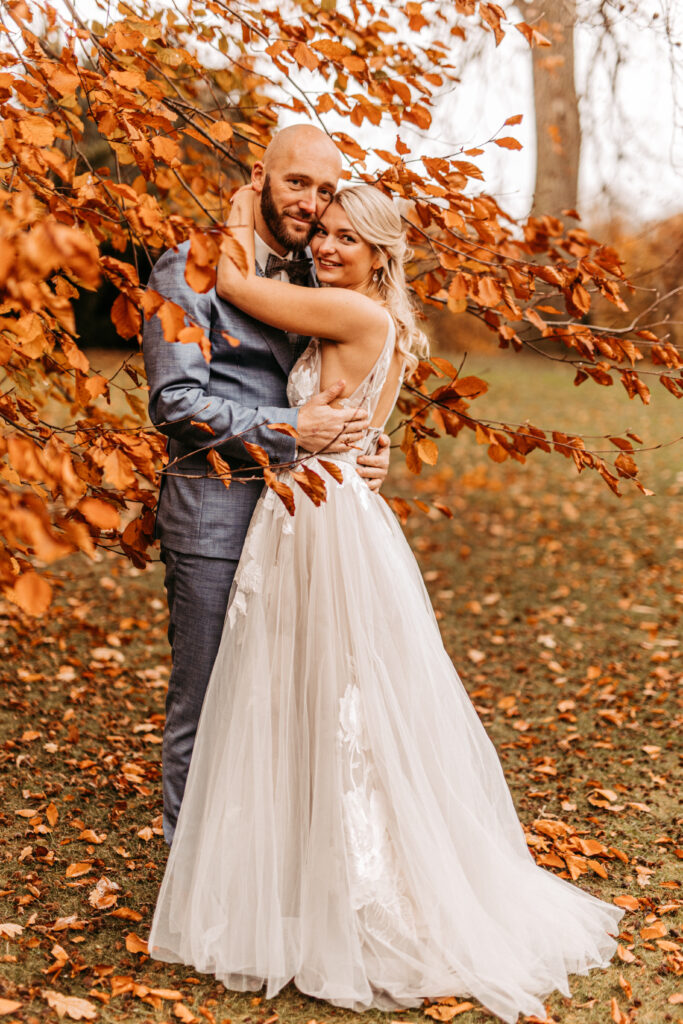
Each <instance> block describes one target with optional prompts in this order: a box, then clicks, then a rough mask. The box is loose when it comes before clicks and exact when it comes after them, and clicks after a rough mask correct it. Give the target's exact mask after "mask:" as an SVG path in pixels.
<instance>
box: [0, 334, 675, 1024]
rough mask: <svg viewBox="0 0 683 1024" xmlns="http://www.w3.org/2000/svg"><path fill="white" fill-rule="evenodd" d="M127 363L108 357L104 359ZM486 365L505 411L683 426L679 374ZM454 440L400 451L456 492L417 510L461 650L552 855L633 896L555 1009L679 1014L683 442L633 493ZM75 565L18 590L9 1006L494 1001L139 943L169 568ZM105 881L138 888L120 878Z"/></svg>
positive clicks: (0, 918)
mask: <svg viewBox="0 0 683 1024" xmlns="http://www.w3.org/2000/svg"><path fill="white" fill-rule="evenodd" d="M111 358H112V357H111V356H107V355H106V354H101V355H100V356H99V357H98V354H96V353H95V354H92V353H91V359H92V362H93V364H94V365H95V366H96V367H98V368H100V367H101V368H103V369H106V368H107V363H108V361H111ZM467 372H469V373H476V374H477V375H478V376H484V377H485V378H486V379H487V380H488V381H489V382H490V383H491V390H490V392H489V394H487V395H486V396H484V397H483V398H481V399H479V400H478V401H477V403H476V406H475V408H476V411H477V412H479V413H481V414H482V415H489V416H491V417H492V418H493V417H495V418H501V419H508V420H512V421H523V420H524V419H525V418H527V417H528V418H530V420H531V422H532V423H533V424H535V425H537V426H541V427H548V426H549V427H551V428H556V429H562V430H565V431H567V432H573V431H580V432H585V433H587V434H594V435H604V434H606V433H612V434H615V433H618V434H621V435H623V433H624V431H625V430H626V429H632V430H634V431H635V432H636V433H637V434H639V435H640V436H641V437H643V439H644V440H645V443H646V444H655V443H657V442H661V441H667V440H669V439H671V438H673V437H675V436H676V435H677V434H680V433H682V432H683V431H682V430H681V420H682V419H683V417H682V416H681V405H680V404H678V405H677V403H676V402H675V400H674V399H673V398H672V397H671V396H670V395H668V394H667V393H665V392H664V389H663V388H658V389H657V390H656V391H655V394H654V396H653V402H652V406H651V407H650V408H649V409H645V408H643V407H642V406H640V404H638V405H636V404H635V403H634V402H629V401H628V399H627V398H626V395H625V393H624V392H621V391H620V388H619V390H618V387H613V388H600V387H597V386H595V385H593V384H592V383H590V382H587V383H586V384H584V385H582V387H581V388H580V389H578V390H577V389H575V388H573V386H572V384H571V379H570V378H567V377H566V376H565V373H564V372H563V369H562V368H561V367H558V366H557V365H556V364H552V363H549V362H540V361H538V360H533V359H529V358H525V359H523V360H522V359H520V358H519V357H515V356H514V355H510V356H508V355H507V354H503V355H501V356H487V355H480V356H477V357H476V358H471V359H469V360H468V362H467ZM595 447H600V448H609V447H611V446H610V445H609V444H608V443H606V442H604V441H600V440H599V439H598V440H596V442H595ZM441 451H442V454H441V456H440V459H439V463H438V465H437V466H436V467H435V469H434V470H431V471H429V473H426V472H425V473H423V475H421V476H420V477H412V476H411V475H410V474H409V473H408V472H407V470H406V469H405V467H404V466H402V464H401V459H400V458H398V457H396V458H394V460H393V462H394V464H393V468H392V474H391V480H390V481H389V483H388V484H387V487H386V491H387V493H390V494H399V495H403V496H405V497H408V496H411V495H415V494H417V495H419V497H421V498H422V499H423V500H430V499H435V498H436V499H439V500H442V501H445V502H446V503H447V504H449V505H450V507H451V508H452V510H453V513H454V517H453V519H451V520H448V519H446V518H444V517H442V516H441V515H440V514H438V513H436V512H434V518H432V517H431V516H426V515H423V514H422V513H419V512H416V513H415V514H414V515H413V516H411V518H410V519H409V520H408V523H407V525H406V532H407V535H408V537H409V539H410V541H411V544H412V546H413V549H414V551H415V553H416V556H417V558H418V560H419V562H420V566H421V568H422V570H423V573H424V578H425V580H426V582H427V585H428V587H429V590H430V593H431V596H432V599H433V602H434V605H435V608H436V611H437V615H438V616H439V619H440V624H441V628H442V631H443V635H444V639H445V642H446V645H447V647H448V650H449V652H450V653H451V655H452V657H453V660H454V662H455V664H456V665H457V666H458V668H459V671H460V673H461V675H462V678H463V681H464V682H465V684H466V686H467V688H468V690H469V692H470V694H471V696H472V699H473V701H474V703H475V705H476V707H477V710H478V712H479V714H480V715H481V717H482V720H483V721H484V723H485V725H486V727H487V729H488V731H489V734H490V735H491V737H492V739H493V741H494V743H495V745H496V747H497V749H498V751H499V753H500V757H501V761H502V764H503V768H504V770H505V774H506V777H507V779H508V782H509V785H510V787H511V790H512V794H513V797H514V800H515V804H516V806H517V808H518V811H519V815H520V818H521V820H522V822H523V824H524V826H525V827H526V828H527V834H528V838H529V841H530V843H531V845H532V849H533V851H534V853H535V855H536V856H537V857H539V858H541V859H542V860H544V862H545V863H546V864H547V866H548V867H549V868H551V869H552V870H555V871H565V872H566V871H567V870H571V871H572V872H573V874H574V877H575V878H576V879H577V884H578V885H580V886H581V887H583V888H586V889H587V890H588V891H590V892H592V893H594V894H596V895H599V896H601V897H603V898H604V899H607V900H612V899H614V898H617V899H619V900H621V901H622V903H625V904H626V906H627V913H626V915H625V917H624V918H623V920H622V932H621V937H620V951H619V955H618V956H615V959H614V962H613V965H612V966H611V967H610V969H609V970H607V971H604V972H601V973H595V972H594V973H593V974H592V975H590V976H589V977H587V978H575V979H573V981H572V993H573V998H572V999H571V1000H568V999H564V998H563V997H561V996H553V997H551V998H550V999H549V1000H548V1003H547V1010H548V1020H549V1021H550V1020H552V1021H556V1022H558V1024H609V1022H610V1021H614V1022H616V1024H626V1022H628V1024H630V1022H637V1024H664V1022H677V1021H681V1020H683V995H680V993H682V992H683V953H682V952H681V948H680V944H681V934H682V932H681V928H682V926H681V917H680V906H679V905H680V899H681V888H680V886H681V880H682V879H681V875H682V873H681V860H680V858H681V857H682V856H683V850H682V849H681V846H682V845H683V843H681V838H680V824H681V810H680V805H679V804H678V803H677V799H676V798H677V787H679V788H678V792H679V793H680V725H681V707H680V683H681V638H682V633H681V613H682V612H683V593H682V591H681V578H682V577H681V570H682V569H683V532H682V531H681V518H682V515H681V514H682V512H683V445H678V446H673V447H667V448H661V449H659V450H658V451H654V452H652V453H650V454H647V455H642V456H641V457H640V459H639V461H640V464H641V468H642V476H643V479H644V482H645V483H646V485H647V486H648V487H650V488H651V489H652V490H654V491H655V494H654V496H652V497H649V498H645V497H643V496H642V495H640V494H639V493H638V492H637V491H636V490H635V488H630V487H625V488H624V491H625V494H624V497H623V498H621V499H619V498H617V497H615V496H614V495H613V494H612V493H611V492H610V491H609V490H608V488H607V487H606V485H605V484H604V483H603V482H602V481H601V480H600V479H599V478H598V477H597V475H595V474H590V475H589V474H587V473H584V474H582V475H581V476H580V477H579V476H577V474H576V472H575V470H574V468H573V465H572V464H571V463H570V462H569V461H567V460H565V459H562V458H561V457H560V456H557V455H554V456H548V455H545V454H543V453H540V452H535V453H533V454H532V455H531V456H530V457H529V459H528V461H527V464H526V465H525V466H519V465H518V464H517V463H512V462H509V461H508V462H505V463H502V464H497V463H493V462H492V461H491V460H490V459H488V458H487V455H486V448H485V447H480V446H478V445H477V444H476V443H475V441H474V438H473V437H470V436H461V437H460V438H458V439H457V440H456V441H450V440H449V441H446V442H445V443H444V444H443V445H442V447H441ZM302 500H303V499H302ZM53 570H54V574H55V580H54V583H55V587H56V596H55V601H54V604H53V606H52V608H51V610H50V612H49V614H48V616H47V618H46V619H45V621H42V622H40V621H39V622H36V621H35V620H32V619H29V618H25V617H22V616H21V615H20V614H19V613H18V612H17V610H16V609H15V608H14V607H13V606H10V605H7V604H4V605H0V631H1V635H2V639H3V642H4V652H5V653H4V658H3V664H2V667H1V668H0V671H1V672H2V680H3V694H4V700H3V704H2V714H1V715H0V797H1V802H0V824H1V826H2V828H1V829H0V865H1V871H0V962H1V968H0V1018H1V1019H2V1021H3V1024H4V1022H5V1021H7V1022H9V1021H12V1020H16V1021H22V1022H38V1021H41V1022H42V1021H44V1020H55V1019H56V1014H57V1012H58V1010H59V1009H60V1008H61V1009H62V1011H63V1012H65V1013H66V1014H67V1018H66V1019H68V1017H69V1016H70V1017H71V1018H73V1019H78V1018H79V1014H80V1015H81V1016H82V1019H89V1018H91V1019H95V1017H96V1019H98V1020H100V1021H102V1022H120V1021H131V1022H135V1024H142V1022H161V1021H186V1022H191V1021H198V1022H203V1021H207V1022H208V1024H228V1022H232V1024H248V1022H249V1024H266V1022H269V1024H275V1022H276V1021H280V1022H283V1024H309V1022H317V1024H323V1022H329V1024H332V1022H336V1024H345V1022H351V1021H353V1022H357V1024H366V1022H370V1021H383V1022H385V1024H389V1022H392V1021H418V1020H421V1021H425V1020H426V1019H429V1017H427V1018H425V1015H424V1013H425V1010H427V1011H429V1012H430V1016H433V1017H435V1018H436V1019H441V1020H447V1019H455V1020H457V1021H458V1022H459V1024H460V1022H462V1024H480V1022H483V1021H491V1020H493V1018H492V1016H491V1014H489V1013H486V1012H485V1011H483V1010H482V1009H481V1008H479V1007H478V1006H477V1005H474V1006H473V1007H472V1008H471V1009H467V1008H465V1007H458V1006H456V1005H448V1004H442V1005H438V1006H431V1007H429V1006H427V1007H423V1008H420V1009H416V1010H412V1011H408V1012H405V1013H400V1014H382V1013H377V1012H371V1013H367V1014H362V1015H357V1014H353V1013H350V1012H346V1011H343V1010H337V1009H334V1008H332V1007H330V1006H328V1005H326V1004H324V1003H319V1002H316V1001H315V1000H311V999H308V998H306V997H303V996H301V995H300V994H299V993H298V992H297V991H296V990H294V989H293V988H292V987H291V986H290V987H289V988H288V989H286V990H285V991H284V992H283V993H281V994H280V995H279V996H278V997H277V998H275V999H273V1000H270V1001H266V1000H265V999H263V998H262V997H261V996H259V995H258V994H246V995H237V994H233V993H230V992H226V991H225V990H224V989H223V987H222V986H221V985H220V984H218V983H216V982H215V981H213V980H212V979H211V978H207V977H205V976H199V975H195V974H193V972H192V971H191V970H190V969H188V968H185V967H169V966H167V965H164V964H158V963H155V962H153V961H151V960H149V958H148V957H147V956H146V954H145V952H144V944H143V943H142V942H141V941H139V940H144V938H145V937H146V934H147V930H148V927H149V923H150V920H151V914H152V910H153V906H154V901H155V897H156V893H157V889H158V886H159V883H160V881H161V877H162V874H163V868H164V862H165V858H166V847H165V845H164V843H163V840H162V838H161V834H160V814H161V789H160V751H161V734H162V727H163V711H164V692H165V691H164V686H165V681H166V679H167V678H168V671H169V654H168V650H167V644H166V636H165V629H166V610H165V599H164V593H163V585H162V573H161V566H160V563H158V562H155V563H153V564H152V566H151V567H150V568H149V569H148V570H147V571H144V572H140V571H138V570H136V569H134V568H132V567H131V566H130V565H129V564H128V563H126V562H125V561H124V560H121V559H119V558H118V557H114V556H102V557H101V558H100V560H99V561H97V562H95V563H91V562H89V561H87V560H86V559H84V558H80V557H78V558H72V559H70V560H68V561H66V562H64V563H57V565H56V566H54V567H53ZM416 685H419V680H416ZM677 826H678V828H679V833H678V834H677V832H676V829H677ZM102 879H108V880H109V881H110V882H111V883H115V885H116V886H118V888H116V889H113V890H111V891H110V893H109V895H108V896H107V892H106V890H107V885H106V883H104V882H102V881H101V880H102ZM98 883H99V890H96V885H97V884H98ZM624 897H625V898H626V899H624ZM16 926H18V927H16ZM676 993H679V998H678V999H676V997H675V994H676ZM60 999H61V1000H66V1002H64V1001H63V1002H62V1003H60ZM74 999H76V1000H78V999H81V1000H86V1002H85V1003H78V1002H73V1000H74ZM69 1000H71V1001H69ZM462 1001H464V1000H461V1002H462ZM457 1002H458V1000H457V999H456V1000H454V1001H453V1003H454V1004H455V1003H457ZM15 1004H16V1005H15ZM50 1004H52V1006H53V1008H51V1007H50ZM454 1011H457V1012H456V1013H454Z"/></svg>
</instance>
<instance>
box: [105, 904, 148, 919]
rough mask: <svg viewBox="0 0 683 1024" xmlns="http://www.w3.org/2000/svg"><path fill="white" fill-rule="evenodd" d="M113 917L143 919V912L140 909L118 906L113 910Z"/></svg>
mask: <svg viewBox="0 0 683 1024" xmlns="http://www.w3.org/2000/svg"><path fill="white" fill-rule="evenodd" d="M110 916H111V917H121V918H123V919H124V921H142V914H141V913H140V912H139V911H138V910H131V909H130V907H117V908H116V909H115V910H112V912H111V914H110Z"/></svg>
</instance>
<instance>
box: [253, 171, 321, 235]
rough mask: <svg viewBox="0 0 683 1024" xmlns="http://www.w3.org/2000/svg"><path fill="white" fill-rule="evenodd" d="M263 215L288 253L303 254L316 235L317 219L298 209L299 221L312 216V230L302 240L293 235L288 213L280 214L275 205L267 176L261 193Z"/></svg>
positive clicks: (269, 227) (271, 231)
mask: <svg viewBox="0 0 683 1024" xmlns="http://www.w3.org/2000/svg"><path fill="white" fill-rule="evenodd" d="M261 214H262V216H263V219H264V221H265V222H266V226H267V227H268V230H269V231H270V233H271V235H272V236H273V238H274V239H275V240H276V241H277V242H279V243H280V245H281V246H283V248H285V249H287V251H288V252H303V250H304V249H305V248H306V246H307V245H308V243H309V242H310V240H311V239H312V238H313V235H314V233H315V225H316V218H315V217H314V216H312V215H310V214H305V213H303V212H302V211H301V210H299V209H297V211H296V215H297V217H298V218H299V220H306V218H307V217H308V216H310V220H311V230H310V231H309V232H308V233H307V234H306V235H305V236H304V237H303V238H302V237H301V235H295V234H293V233H292V232H291V231H290V230H289V228H288V226H287V217H286V213H285V212H284V211H283V212H280V210H278V208H277V206H276V205H275V200H274V199H273V193H272V190H271V187H270V180H269V178H268V175H266V178H265V181H264V182H263V190H262V192H261Z"/></svg>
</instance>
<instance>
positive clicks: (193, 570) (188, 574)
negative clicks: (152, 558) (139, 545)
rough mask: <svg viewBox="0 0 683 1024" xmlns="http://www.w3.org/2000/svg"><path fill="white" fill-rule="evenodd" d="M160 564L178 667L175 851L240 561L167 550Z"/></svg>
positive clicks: (172, 752)
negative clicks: (163, 569)
mask: <svg viewBox="0 0 683 1024" xmlns="http://www.w3.org/2000/svg"><path fill="white" fill-rule="evenodd" d="M161 560H162V561H163V562H164V564H165V566H166V575H165V578H164V584H165V587H166V597H167V600H168V611H169V623H168V640H169V643H170V645H171V654H172V662H173V664H172V668H171V677H170V679H169V683H168V694H167V696H166V724H165V726H164V741H163V748H162V756H163V769H162V775H163V793H164V838H165V840H166V842H167V843H168V844H169V845H170V843H171V842H172V840H173V833H174V832H175V827H176V823H177V821H178V814H179V812H180V804H181V802H182V799H183V792H184V790H185V783H186V781H187V773H188V771H189V768H190V759H191V757H192V748H193V747H194V740H195V735H196V732H197V725H198V724H199V715H200V713H201V710H202V702H203V700H204V694H205V692H206V688H207V685H208V682H209V678H210V677H211V669H212V668H213V663H214V661H215V658H216V654H217V653H218V647H219V645H220V641H221V635H222V633H223V623H224V620H225V613H226V610H227V607H228V598H229V597H230V587H231V586H232V581H233V578H234V575H235V570H236V569H237V561H238V560H237V559H234V558H205V557H204V556H202V555H194V554H186V553H183V552H180V551H173V550H172V549H170V548H166V547H163V546H162V548H161Z"/></svg>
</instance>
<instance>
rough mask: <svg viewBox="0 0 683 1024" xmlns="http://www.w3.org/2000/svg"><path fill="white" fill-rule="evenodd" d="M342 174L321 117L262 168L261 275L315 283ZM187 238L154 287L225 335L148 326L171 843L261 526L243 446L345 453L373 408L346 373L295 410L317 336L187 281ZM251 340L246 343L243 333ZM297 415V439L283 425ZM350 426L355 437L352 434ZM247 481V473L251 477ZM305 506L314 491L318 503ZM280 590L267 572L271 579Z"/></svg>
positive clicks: (273, 151)
mask: <svg viewBox="0 0 683 1024" xmlns="http://www.w3.org/2000/svg"><path fill="white" fill-rule="evenodd" d="M340 171H341V160H340V156H339V152H338V150H337V148H336V146H335V145H334V143H333V142H332V141H331V140H330V139H329V137H328V136H327V135H325V134H324V132H321V131H320V130H319V129H317V128H314V127H313V126H311V125H297V126H293V127H291V128H285V129H283V131H281V132H280V133H279V134H278V135H276V136H275V138H274V139H273V141H272V142H271V144H270V145H269V146H268V148H267V149H266V151H265V153H264V156H263V160H259V161H257V162H256V163H255V164H254V167H253V171H252V179H251V180H252V185H253V187H254V189H255V191H256V192H257V194H258V196H259V199H260V201H259V202H258V203H257V205H256V217H255V227H256V231H255V236H254V247H255V254H256V263H257V272H258V273H261V274H266V275H267V276H269V277H272V276H279V277H281V278H284V277H285V276H286V277H287V278H289V280H291V281H295V282H297V283H300V284H306V285H309V286H311V287H315V284H316V281H315V276H314V274H313V271H312V265H311V261H310V258H309V254H308V250H307V246H308V242H309V240H310V238H311V236H312V234H313V231H314V229H315V224H316V221H317V218H318V217H319V216H320V215H321V213H322V212H323V210H324V209H325V207H326V206H327V204H328V203H329V202H330V200H331V198H332V196H333V195H334V192H335V189H336V187H337V181H338V178H339V174H340ZM188 248H189V245H188V243H187V242H185V243H183V244H182V245H180V246H179V247H178V248H177V249H174V250H169V251H168V252H165V253H164V254H163V256H162V257H161V258H160V260H159V261H158V263H157V264H156V266H155V268H154V270H153V272H152V276H151V277H150V281H149V287H150V288H153V289H155V290H156V291H157V292H159V293H160V294H161V295H163V296H164V297H165V298H167V299H170V300H172V301H173V302H176V303H177V304H178V305H179V306H181V307H182V308H183V309H184V310H185V312H186V314H187V322H188V323H189V324H197V325H198V326H200V327H202V328H203V330H204V331H205V333H206V335H207V336H208V338H209V340H210V342H211V361H210V363H207V362H206V361H205V359H204V357H203V356H202V354H201V352H200V350H199V347H198V345H196V344H180V343H174V344H168V342H166V340H165V339H164V334H163V330H162V327H161V323H160V322H159V319H158V317H156V316H154V317H152V318H151V319H150V320H148V321H147V322H146V323H145V327H144V343H143V354H144V359H145V367H146V370H147V380H148V383H149V415H150V418H151V420H152V422H153V423H154V424H155V425H156V426H157V428H158V429H159V430H160V431H162V432H163V433H164V434H165V435H166V436H167V438H168V440H167V448H168V456H169V461H168V465H167V467H166V470H165V473H164V476H163V479H162V483H161V488H160V492H159V502H158V506H157V526H156V533H157V536H158V537H159V539H160V540H161V558H162V561H163V562H164V563H165V566H166V574H165V581H164V582H165V586H166V595H167V599H168V608H169V627H168V637H169V642H170V644H171V651H172V661H173V665H172V670H171V677H170V680H169V687H168V694H167V698H166V724H165V727H164V741H163V748H162V757H163V765H162V775H163V792H164V836H165V838H166V841H167V842H168V843H169V844H170V843H171V841H172V839H173V833H174V831H175V826H176V822H177V818H178V812H179V810H180V804H181V801H182V796H183V791H184V789H185V781H186V779H187V772H188V769H189V766H190V759H191V756H192V748H193V746H194V739H195V734H196V730H197V724H198V721H199V714H200V711H201V707H202V701H203V699H204V693H205V691H206V687H207V684H208V681H209V677H210V675H211V668H212V666H213V662H214V659H215V657H216V653H217V651H218V646H219V643H220V638H221V633H222V630H223V620H224V619H225V613H226V609H227V605H228V597H229V594H230V587H231V584H232V580H233V576H234V575H235V570H236V568H237V563H238V561H239V557H240V553H241V550H242V546H243V544H244V538H245V536H246V532H247V527H248V526H249V521H250V519H251V516H252V513H253V511H254V506H255V505H256V502H257V500H258V497H259V494H260V493H261V490H262V489H263V481H262V479H259V478H258V473H257V468H256V467H254V466H253V462H252V460H250V458H249V455H248V452H247V450H246V448H245V447H244V444H243V441H251V442H255V443H256V444H259V445H261V447H262V448H264V449H265V450H266V451H267V452H268V456H269V458H270V462H271V465H277V464H278V463H282V464H286V463H289V462H291V461H292V460H293V459H294V458H295V457H296V447H295V445H296V444H297V443H298V444H299V446H300V447H302V448H304V449H306V450H307V451H320V450H321V449H327V451H343V450H345V449H346V448H348V447H350V446H351V445H353V444H354V443H356V442H357V441H359V440H360V438H361V436H362V434H363V430H364V428H365V427H366V425H367V421H366V417H365V414H364V413H361V412H357V413H354V412H352V411H351V410H348V409H335V408H332V406H331V402H333V401H334V399H335V398H337V397H338V395H339V394H340V393H341V391H342V389H343V381H340V382H338V383H337V384H336V385H334V386H332V387H330V388H327V390H326V391H324V392H322V393H321V394H320V395H318V396H316V397H315V398H313V399H311V401H310V402H308V403H307V404H306V405H303V406H301V407H300V408H298V409H291V408H289V405H288V402H287V391H286V388H287V377H288V374H289V371H290V370H291V368H292V366H293V365H294V363H295V361H296V359H297V358H298V356H299V355H300V354H301V352H302V351H303V349H304V348H305V347H306V345H307V344H308V340H309V339H308V338H302V337H293V336H291V335H289V336H288V335H286V334H284V332H282V331H279V330H277V329H276V328H273V327H269V326H267V325H266V324H263V323H261V322H259V321H258V320H255V319H253V318H252V317H248V316H246V315H245V314H244V313H242V312H241V311H240V310H238V309H237V308H236V307H234V306H232V305H231V304H230V303H228V302H224V301H223V300H221V299H220V298H218V296H217V295H216V292H215V290H214V289H212V290H211V291H210V292H207V293H206V294H204V295H199V294H198V293H197V292H194V291H193V290H192V289H191V288H190V287H189V285H188V284H187V282H186V280H185V264H186V260H187V251H188ZM234 338H237V339H238V340H239V345H238V346H235V345H234V344H232V343H231V340H230V339H234ZM271 423H289V424H291V426H293V427H294V428H295V429H296V431H297V441H296V442H295V441H294V439H293V438H292V437H290V436H288V435H286V434H282V433H279V432H277V431H273V430H270V429H269V427H268V424H271ZM342 434H343V437H344V441H341V440H340V438H341V436H342ZM388 441H389V439H388V438H386V437H385V438H383V439H382V448H381V450H380V451H379V452H378V454H377V455H375V456H366V457H364V458H363V459H359V463H360V465H359V472H360V473H361V475H362V476H364V477H366V479H367V480H368V485H369V486H370V487H372V488H373V489H378V488H379V486H380V485H381V483H382V482H383V480H384V477H385V476H386V472H387V468H388V463H389V458H388ZM209 448H215V449H216V450H217V451H218V452H219V454H220V455H221V456H222V457H223V458H224V459H225V461H226V462H227V463H228V464H229V465H230V467H231V470H232V473H233V479H232V483H231V485H230V487H229V488H226V487H225V485H224V484H223V482H222V481H221V480H220V479H219V478H218V477H217V476H215V475H209V466H208V463H207V452H208V450H209ZM245 477H246V479H245ZM304 500H305V499H304ZM266 586H267V580H266Z"/></svg>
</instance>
